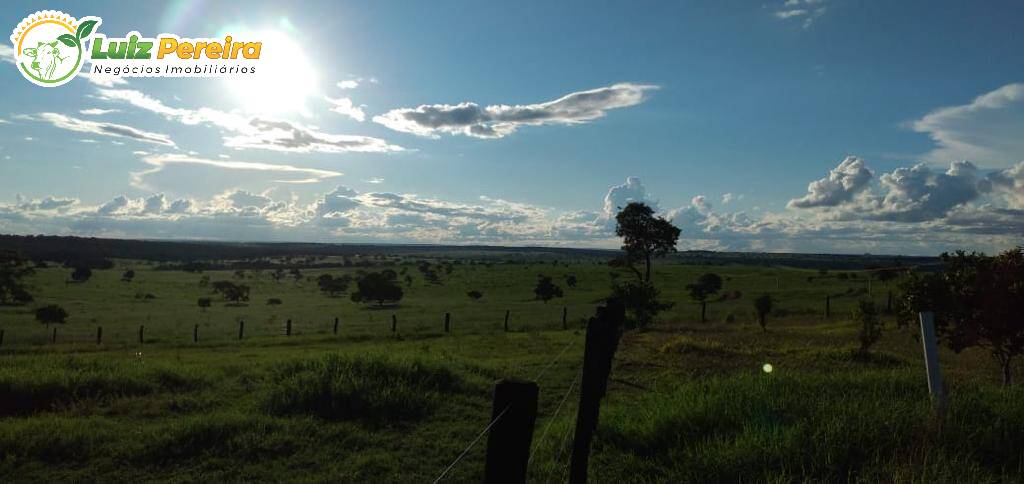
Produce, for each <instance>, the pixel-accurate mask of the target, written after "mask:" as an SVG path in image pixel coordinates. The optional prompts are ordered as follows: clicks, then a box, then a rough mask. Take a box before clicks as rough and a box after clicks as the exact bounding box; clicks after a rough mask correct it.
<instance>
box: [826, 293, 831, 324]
mask: <svg viewBox="0 0 1024 484" xmlns="http://www.w3.org/2000/svg"><path fill="white" fill-rule="evenodd" d="M831 316H832V295H830V294H826V295H825V319H828V318H829V317H831Z"/></svg>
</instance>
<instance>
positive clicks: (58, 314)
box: [36, 304, 68, 324]
mask: <svg viewBox="0 0 1024 484" xmlns="http://www.w3.org/2000/svg"><path fill="white" fill-rule="evenodd" d="M67 319H68V312H67V311H65V310H64V308H62V307H60V306H58V305H56V304H50V305H49V306H43V307H41V308H37V309H36V321H39V322H40V323H43V324H64V323H66V322H67Z"/></svg>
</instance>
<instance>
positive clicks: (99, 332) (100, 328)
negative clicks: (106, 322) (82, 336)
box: [96, 326, 103, 345]
mask: <svg viewBox="0 0 1024 484" xmlns="http://www.w3.org/2000/svg"><path fill="white" fill-rule="evenodd" d="M96 344H98V345H99V344H103V326H97V327H96Z"/></svg>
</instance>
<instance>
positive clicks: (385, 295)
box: [352, 271, 404, 306]
mask: <svg viewBox="0 0 1024 484" xmlns="http://www.w3.org/2000/svg"><path fill="white" fill-rule="evenodd" d="M391 276H395V277H391ZM403 295H404V294H403V292H402V287H401V286H399V285H398V280H397V275H396V274H395V273H394V271H391V272H390V273H387V274H386V273H383V272H369V273H366V274H364V275H362V277H360V278H359V279H358V280H357V281H356V291H355V292H353V293H352V301H354V302H365V303H372V302H376V303H377V305H378V306H383V305H384V303H385V302H395V303H397V302H398V301H401V300H402V296H403Z"/></svg>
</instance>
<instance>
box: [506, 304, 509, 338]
mask: <svg viewBox="0 0 1024 484" xmlns="http://www.w3.org/2000/svg"><path fill="white" fill-rule="evenodd" d="M508 313H509V310H508V309H506V310H505V332H506V333H507V332H508Z"/></svg>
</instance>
